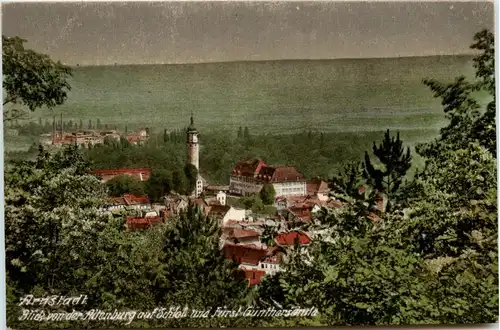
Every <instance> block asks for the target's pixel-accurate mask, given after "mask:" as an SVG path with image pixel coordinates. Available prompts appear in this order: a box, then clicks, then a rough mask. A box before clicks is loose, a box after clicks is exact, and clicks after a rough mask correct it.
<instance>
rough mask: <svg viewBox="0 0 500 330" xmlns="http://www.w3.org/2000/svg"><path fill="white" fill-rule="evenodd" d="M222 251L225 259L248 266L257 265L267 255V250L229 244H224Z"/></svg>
mask: <svg viewBox="0 0 500 330" xmlns="http://www.w3.org/2000/svg"><path fill="white" fill-rule="evenodd" d="M222 250H223V253H224V257H225V258H226V259H228V260H232V261H234V262H236V263H239V264H248V265H258V264H259V262H260V261H262V260H264V259H265V258H266V257H267V256H268V254H269V251H268V250H267V249H259V248H255V247H249V246H245V245H236V244H229V243H226V244H225V245H224V247H223V249H222Z"/></svg>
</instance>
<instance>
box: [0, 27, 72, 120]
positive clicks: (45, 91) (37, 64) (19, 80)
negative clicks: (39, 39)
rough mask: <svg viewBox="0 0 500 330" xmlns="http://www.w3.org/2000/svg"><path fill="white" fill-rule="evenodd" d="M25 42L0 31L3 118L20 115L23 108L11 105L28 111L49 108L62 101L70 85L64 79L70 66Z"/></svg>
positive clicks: (10, 118)
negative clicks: (25, 44) (28, 46)
mask: <svg viewBox="0 0 500 330" xmlns="http://www.w3.org/2000/svg"><path fill="white" fill-rule="evenodd" d="M25 42H26V40H24V39H21V38H19V37H6V36H4V35H2V74H3V89H4V91H5V96H4V99H3V106H4V121H10V120H15V119H19V118H21V117H23V116H24V114H25V113H24V111H23V109H21V108H15V105H19V106H26V107H27V108H28V109H29V110H30V111H35V109H37V108H41V107H43V106H45V107H48V108H53V107H55V106H56V105H60V104H62V103H64V101H66V98H67V96H68V95H67V93H68V92H69V91H70V89H71V86H70V85H69V83H68V81H67V79H68V78H69V77H70V76H71V69H70V68H69V67H67V66H64V65H62V64H61V63H60V62H59V61H57V62H55V61H53V60H52V59H51V58H50V57H49V56H48V55H45V54H39V53H37V52H35V51H33V50H30V49H26V48H25V47H24V43H25ZM8 105H13V106H14V107H6V106H8Z"/></svg>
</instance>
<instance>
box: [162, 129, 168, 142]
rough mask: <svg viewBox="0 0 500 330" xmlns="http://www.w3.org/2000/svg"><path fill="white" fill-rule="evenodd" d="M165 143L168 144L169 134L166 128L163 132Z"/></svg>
mask: <svg viewBox="0 0 500 330" xmlns="http://www.w3.org/2000/svg"><path fill="white" fill-rule="evenodd" d="M163 142H164V143H167V142H168V132H167V129H166V128H165V129H164V130H163Z"/></svg>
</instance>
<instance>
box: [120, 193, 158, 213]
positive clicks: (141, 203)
mask: <svg viewBox="0 0 500 330" xmlns="http://www.w3.org/2000/svg"><path fill="white" fill-rule="evenodd" d="M123 199H124V200H125V203H127V206H128V207H129V208H130V209H134V210H145V209H150V208H151V202H150V201H149V198H148V196H143V195H133V194H125V195H123Z"/></svg>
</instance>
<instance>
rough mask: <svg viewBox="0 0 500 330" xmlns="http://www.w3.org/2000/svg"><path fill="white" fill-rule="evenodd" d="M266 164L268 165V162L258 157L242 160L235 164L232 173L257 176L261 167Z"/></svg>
mask: <svg viewBox="0 0 500 330" xmlns="http://www.w3.org/2000/svg"><path fill="white" fill-rule="evenodd" d="M264 166H267V165H266V163H264V162H263V161H262V160H261V159H258V158H255V159H250V160H246V161H240V162H238V163H237V164H236V165H234V168H233V171H232V174H234V175H238V176H248V177H256V176H257V174H258V173H259V171H260V169H261V168H262V167H264Z"/></svg>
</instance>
